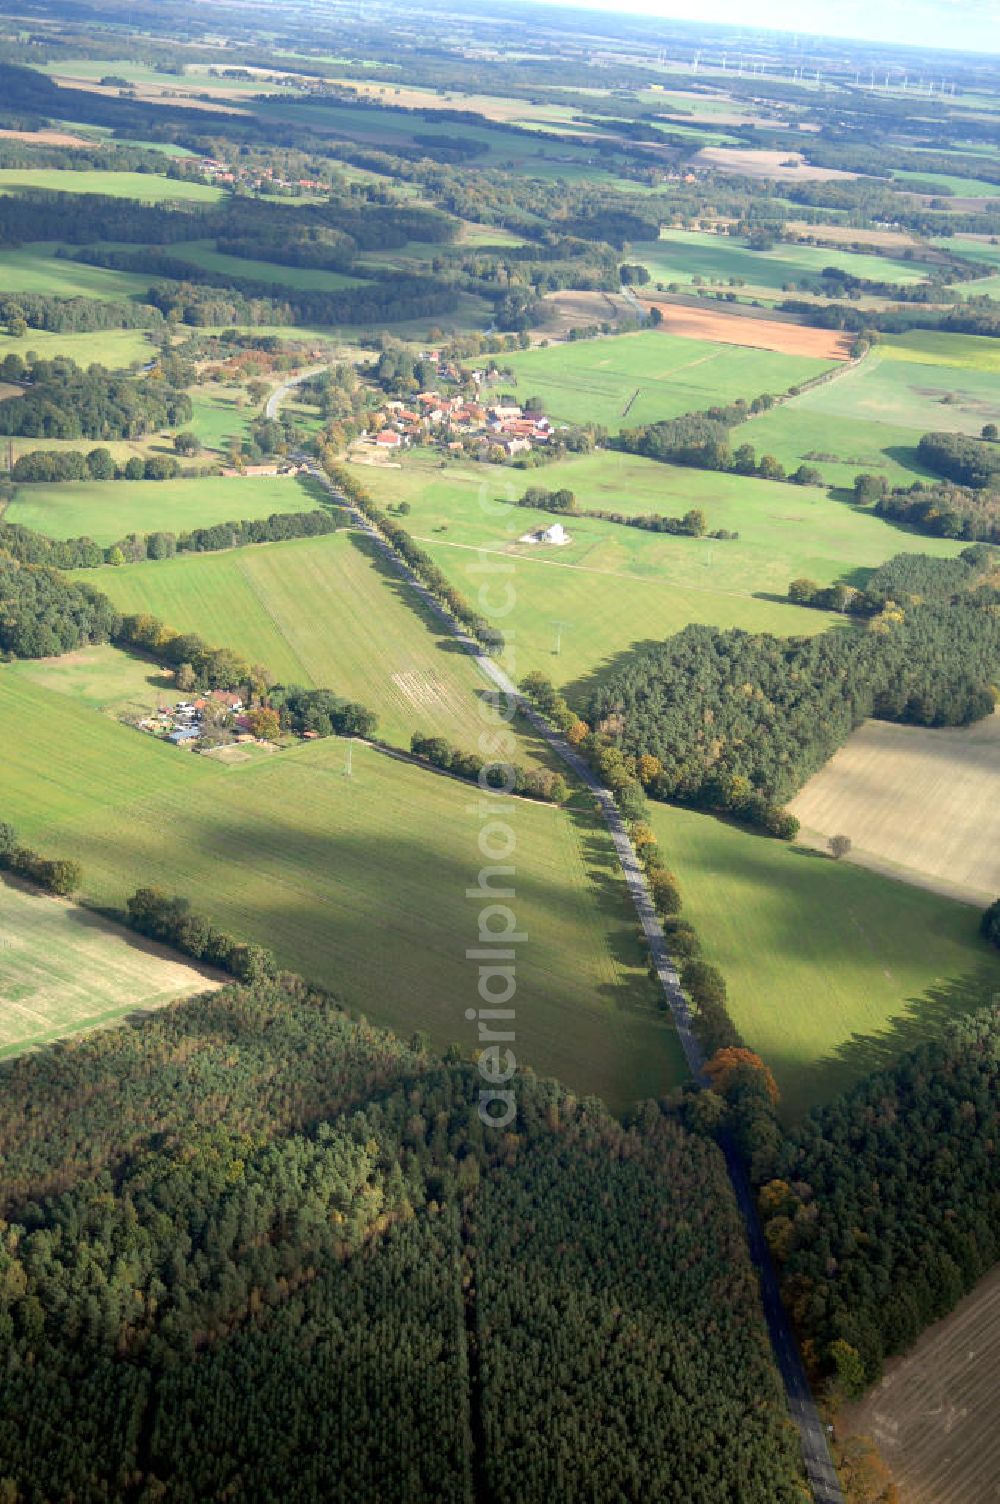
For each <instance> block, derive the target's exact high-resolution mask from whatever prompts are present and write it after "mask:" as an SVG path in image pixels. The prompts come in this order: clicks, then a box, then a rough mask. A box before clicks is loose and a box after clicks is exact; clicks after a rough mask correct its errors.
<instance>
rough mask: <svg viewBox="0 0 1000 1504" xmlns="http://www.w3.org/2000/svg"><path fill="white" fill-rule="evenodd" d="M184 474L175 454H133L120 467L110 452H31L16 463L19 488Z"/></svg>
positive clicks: (15, 478)
mask: <svg viewBox="0 0 1000 1504" xmlns="http://www.w3.org/2000/svg"><path fill="white" fill-rule="evenodd" d="M180 473H181V467H180V463H179V461H178V460H176V459H175V458H174V456H173V455H172V454H150V455H146V456H145V458H143V457H142V456H141V455H138V454H132V455H129V457H128V459H127V460H125V461H124V462H123V463H121V464H118V463H116V461H115V459H114V456H113V455H112V453H111V451H110V449H104V448H98V449H91V450H89V451H84V450H81V449H29V450H27V451H26V452H25V453H24V454H19V455H18V457H17V459H16V460H15V461H14V465H13V468H12V470H11V472H10V478H11V480H12V481H13V482H14V483H15V485H19V486H20V485H51V484H53V483H56V482H60V483H61V482H63V481H72V480H174V479H175V478H176V477H177V476H178V475H180Z"/></svg>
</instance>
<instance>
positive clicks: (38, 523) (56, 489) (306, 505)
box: [4, 440, 316, 589]
mask: <svg viewBox="0 0 1000 1504" xmlns="http://www.w3.org/2000/svg"><path fill="white" fill-rule="evenodd" d="M77 447H79V448H90V447H92V446H91V444H90V443H89V442H88V441H87V440H82V441H81V442H80V444H79V445H78V446H77ZM315 508H316V502H315V500H314V499H313V497H312V496H311V495H310V493H309V491H308V489H307V488H306V487H305V486H304V485H303V484H302V482H301V481H299V480H298V479H297V478H296V477H294V476H289V475H274V476H271V475H247V476H240V475H232V476H228V475H205V476H192V477H191V478H190V479H189V478H188V477H186V476H177V477H176V478H175V479H174V480H116V481H101V480H73V481H57V482H53V483H52V484H51V485H34V484H32V485H21V486H18V487H17V489H16V491H15V493H14V498H13V500H12V501H11V502H10V504H9V506H8V507H7V510H6V511H5V512H4V521H5V522H19V523H21V524H22V525H23V526H24V527H30V528H34V530H35V531H36V532H39V533H45V534H46V535H47V536H48V537H49V538H81V537H88V538H93V540H94V542H95V543H100V544H101V545H102V546H103V547H107V545H108V544H110V543H117V542H118V541H119V540H120V539H121V538H124V537H125V536H126V535H127V534H128V533H152V532H158V531H161V530H163V531H166V532H172V533H182V532H186V531H188V530H189V529H190V528H195V527H212V526H214V525H215V523H217V522H237V521H239V520H240V519H241V518H244V517H270V516H271V514H272V513H274V512H311V511H314V510H315ZM88 578H89V579H90V580H91V582H92V583H93V584H96V585H97V586H98V588H99V589H103V588H104V585H105V582H106V580H107V576H106V575H105V574H103V573H101V574H100V575H97V574H94V573H92V572H91V573H90V575H89V576H88Z"/></svg>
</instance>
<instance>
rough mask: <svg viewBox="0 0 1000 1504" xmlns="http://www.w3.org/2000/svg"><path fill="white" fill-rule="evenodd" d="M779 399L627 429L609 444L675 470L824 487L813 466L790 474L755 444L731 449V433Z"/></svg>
mask: <svg viewBox="0 0 1000 1504" xmlns="http://www.w3.org/2000/svg"><path fill="white" fill-rule="evenodd" d="M795 390H796V389H794V388H793V391H792V393H790V394H789V395H793V394H794V392H795ZM778 400H779V399H778V398H776V397H773V396H771V395H770V394H769V393H763V394H762V395H761V396H759V397H754V398H753V400H752V401H750V402H746V401H744V400H743V399H742V398H737V400H736V401H735V402H732V403H729V404H728V405H727V406H725V407H710V408H707V409H706V410H705V411H704V412H693V413H684V414H682V416H681V417H679V418H665V419H663V420H661V421H660V422H658V423H646V424H643V425H642V426H641V427H639V428H624V429H622V431H621V433H619V434H618V435H617V436H616V437H614V438H612V439H610V440H609V445H610V447H611V448H613V449H623V450H625V452H626V454H641V455H644V456H645V457H646V458H647V459H651V460H661V461H663V462H664V463H666V464H671V465H690V466H692V467H694V468H696V469H698V470H726V471H732V472H733V474H735V475H755V476H758V477H759V478H760V479H762V480H790V481H792V482H793V483H794V484H795V485H800V486H816V485H822V484H823V477H822V475H821V474H820V472H819V471H818V470H817V469H816V468H815V466H814V465H806V464H802V465H799V467H798V469H797V470H794V471H793V472H792V474H791V475H789V474H788V473H787V472H786V470H785V467H784V465H783V464H782V463H781V461H780V460H778V459H776V458H775V457H774V455H773V454H764V455H761V457H760V459H758V458H757V453H756V450H755V449H754V446H753V445H752V444H740V445H738V446H737V447H736V448H735V449H734V448H733V447H732V444H731V440H730V430H731V429H733V428H735V427H737V426H738V425H739V424H741V423H745V422H746V421H747V419H748V418H752V417H754V416H755V415H756V414H757V413H764V412H768V411H769V410H770V409H771V408H772V407H774V405H775V403H776V402H777V401H778Z"/></svg>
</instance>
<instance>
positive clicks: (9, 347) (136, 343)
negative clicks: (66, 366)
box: [0, 255, 156, 449]
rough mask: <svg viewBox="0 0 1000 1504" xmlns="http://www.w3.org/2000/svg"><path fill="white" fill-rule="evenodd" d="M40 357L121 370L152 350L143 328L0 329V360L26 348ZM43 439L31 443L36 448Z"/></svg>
mask: <svg viewBox="0 0 1000 1504" xmlns="http://www.w3.org/2000/svg"><path fill="white" fill-rule="evenodd" d="M2 275H3V257H2V255H0V278H2ZM32 350H33V351H34V353H35V354H36V355H38V356H40V357H41V359H43V360H53V359H54V358H55V357H56V356H57V355H68V356H69V358H70V359H71V360H75V361H76V363H77V365H78V366H89V365H93V364H97V365H101V366H107V367H108V369H109V370H112V371H116V370H124V369H127V367H129V366H131V365H133V364H135V363H136V362H137V361H138V362H144V361H147V360H149V359H151V358H152V356H153V355H155V354H156V351H155V349H154V347H153V345H152V342H151V341H150V338H149V335H148V334H147V332H146V331H145V330H144V329H95V330H94V331H93V332H91V333H79V334H78V333H72V334H55V333H53V332H51V331H50V330H48V329H29V330H28V332H27V334H25V335H24V336H23V337H22V338H20V339H17V338H15V337H14V336H13V335H10V334H7V333H5V332H3V331H0V360H3V358H4V356H5V355H21V356H24V355H27V354H28V352H29V351H32ZM43 443H44V441H43V440H36V441H35V443H34V444H33V445H32V447H33V448H35V449H38V448H39V447H40V445H41V444H43Z"/></svg>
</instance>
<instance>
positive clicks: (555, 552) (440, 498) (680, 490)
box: [355, 450, 962, 693]
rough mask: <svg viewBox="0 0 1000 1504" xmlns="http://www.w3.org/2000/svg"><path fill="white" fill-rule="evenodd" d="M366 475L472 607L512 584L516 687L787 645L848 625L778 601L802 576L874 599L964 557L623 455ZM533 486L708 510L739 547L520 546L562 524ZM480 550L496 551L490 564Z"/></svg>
mask: <svg viewBox="0 0 1000 1504" xmlns="http://www.w3.org/2000/svg"><path fill="white" fill-rule="evenodd" d="M355 474H356V476H357V478H358V480H359V481H360V483H361V484H362V485H363V486H365V487H366V488H367V489H368V490H369V491H370V492H371V494H372V495H373V496H374V497H375V499H376V500H377V501H378V502H379V503H380V504H381V505H383V506H391V505H395V504H397V503H399V502H401V501H406V502H407V503H408V504H409V506H410V508H411V511H410V514H409V516H408V517H407V518H406V526H407V528H408V529H409V531H410V532H411V533H412V534H413V535H414V537H416V538H417V539H418V540H419V542H420V544H421V547H423V548H425V549H426V550H427V552H428V553H429V554H430V555H431V556H432V557H433V558H434V560H435V562H436V563H437V564H438V565H439V566H440V567H441V568H442V569H443V570H444V571H445V573H446V574H447V575H448V576H449V578H450V579H451V580H452V582H453V583H454V584H455V585H456V586H457V588H458V589H460V590H462V591H463V592H464V593H465V594H466V595H468V596H469V597H470V598H472V599H475V598H476V596H477V593H478V591H479V589H480V587H481V586H482V585H483V584H486V585H487V587H488V591H489V593H488V595H487V596H486V597H485V602H484V603H485V605H486V606H491V605H492V606H493V607H499V606H501V605H505V604H506V582H508V581H509V583H510V585H511V590H512V595H513V601H514V605H513V610H512V611H511V613H510V615H509V616H508V617H506V618H504V619H502V620H501V619H499V618H498V625H500V626H502V627H503V628H504V629H505V630H513V631H514V633H515V640H516V647H515V649H514V650H513V652H512V654H511V660H512V663H513V664H514V666H515V667H516V670H517V672H519V673H523V672H524V671H525V670H527V669H529V668H540V669H542V670H543V671H544V672H545V673H547V674H549V675H550V676H551V677H552V678H553V679H555V680H557V681H558V682H559V683H561V684H564V685H568V686H569V687H570V689H571V691H575V692H577V693H578V692H579V691H580V690H581V688H582V685H581V684H580V682H579V681H581V680H586V679H589V678H590V676H592V675H594V674H595V673H599V672H600V671H601V670H602V669H606V668H607V666H608V663H609V661H610V660H611V659H612V657H613V656H614V655H615V654H617V653H620V652H622V651H624V650H626V649H628V648H629V647H631V646H632V645H633V644H634V643H636V642H640V641H644V640H647V639H650V638H658V639H660V638H663V637H666V636H669V635H670V634H671V633H673V632H677V631H680V630H681V628H682V627H684V626H686V625H687V624H688V623H689V622H707V623H712V624H715V625H717V626H724V627H729V626H738V627H743V628H745V629H746V630H748V631H769V632H775V633H777V634H779V635H790V634H793V633H811V632H818V631H821V630H823V628H824V627H826V626H828V625H830V624H831V622H833V621H834V620H835V618H833V617H831V616H829V615H827V614H826V613H822V612H815V611H811V610H802V609H799V608H798V607H793V606H789V605H787V604H785V603H784V602H783V601H782V600H780V599H779V597H782V596H784V594H785V592H786V591H787V588H788V584H789V581H791V580H793V579H795V578H797V577H799V576H806V577H808V578H810V579H814V580H816V581H817V582H818V583H822V584H832V583H833V581H834V580H837V579H841V578H846V579H848V580H850V581H851V582H852V583H854V584H858V585H860V584H863V582H864V579H865V578H866V575H867V572H868V571H869V570H871V569H874V568H877V567H878V565H879V564H882V563H884V562H885V560H886V559H887V558H890V557H891V556H892V555H893V554H895V553H901V552H903V551H914V552H919V553H931V554H935V555H941V556H944V555H950V554H954V553H957V552H958V551H959V549H960V548H961V546H962V545H961V544H960V543H955V542H951V541H948V540H945V539H938V538H925V537H923V536H921V535H918V534H916V533H913V532H911V531H908V530H906V529H904V528H899V527H895V526H893V525H892V524H891V523H888V522H883V521H882V520H881V519H880V518H878V517H875V516H873V515H872V514H871V513H870V512H864V511H857V510H855V509H854V508H853V507H852V506H850V505H848V504H846V503H844V502H843V501H837V500H834V499H832V498H831V497H830V496H829V495H828V494H827V493H826V492H825V491H824V490H823V489H821V488H819V487H813V486H791V485H785V484H781V483H779V482H774V481H762V480H755V479H748V478H747V477H745V476H738V475H723V474H717V473H714V472H711V471H705V470H690V469H686V468H682V467H681V466H677V465H661V464H658V463H657V462H656V461H655V460H646V459H642V458H640V457H638V456H635V455H627V454H619V453H616V452H614V451H610V450H602V451H598V452H597V453H595V454H591V455H587V456H585V457H582V458H579V459H568V460H565V461H560V462H559V463H558V464H554V465H548V466H546V467H545V468H544V469H542V470H540V471H511V470H508V469H495V468H493V467H485V466H482V465H471V464H468V463H453V462H449V464H448V466H447V467H446V468H445V469H444V470H442V469H441V468H440V461H439V459H438V457H437V455H430V454H427V455H422V454H420V453H415V454H413V455H410V456H407V458H406V460H405V461H404V464H403V467H402V469H401V470H390V469H380V468H378V467H374V466H372V467H366V468H364V469H362V468H360V467H359V468H358V469H357V470H356V471H355ZM528 485H541V486H544V487H547V488H549V489H552V490H555V489H559V488H561V487H565V488H566V489H568V490H571V491H573V492H574V493H575V495H576V498H577V505H578V506H579V507H581V508H594V509H597V508H600V509H601V510H607V511H619V512H623V513H626V514H636V513H638V514H643V513H661V514H666V515H669V516H678V515H680V514H682V513H683V512H686V511H687V510H688V509H689V508H691V507H700V508H701V509H702V510H703V511H704V513H705V516H706V518H707V522H708V526H709V529H711V530H714V529H717V528H724V529H726V530H727V531H730V532H738V533H739V534H740V536H739V538H738V539H736V540H729V541H713V540H710V539H693V538H683V537H671V536H669V535H668V534H663V533H647V532H641V531H639V530H638V529H633V528H628V527H624V526H621V525H619V524H615V523H611V522H599V521H594V520H590V519H587V518H570V519H568V520H567V519H564V520H565V521H566V525H567V528H568V531H569V534H570V539H571V541H570V543H568V544H567V545H565V546H563V547H559V548H553V547H547V546H544V545H543V546H537V547H532V546H531V545H519V544H518V543H517V539H518V538H519V537H520V536H521V535H523V534H525V533H527V532H530V531H531V530H533V529H535V528H539V527H545V526H547V525H548V524H549V523H550V522H552V521H553V520H554V518H553V517H552V516H551V515H549V514H547V513H540V512H534V511H528V510H526V509H524V508H521V507H515V506H513V505H512V503H513V502H514V501H516V500H517V498H518V497H519V496H520V495H522V494H523V492H524V489H525V488H526V487H527V486H528ZM480 549H486V550H489V551H490V552H489V553H488V554H484V555H483V556H482V558H481V557H480V553H479V550H480ZM484 559H485V560H487V561H491V562H492V563H494V564H495V566H496V573H495V578H493V579H491V578H490V575H489V574H486V573H484V572H483V569H482V563H483V560H484ZM505 571H509V573H508V572H505ZM557 636H558V638H559V649H560V651H559V654H558V656H556V654H555V651H554V649H555V645H556V639H557Z"/></svg>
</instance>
